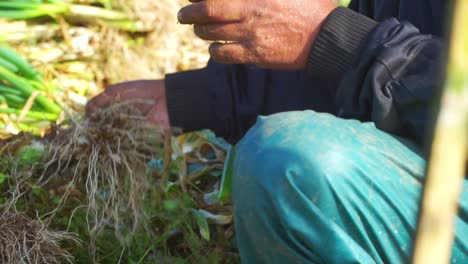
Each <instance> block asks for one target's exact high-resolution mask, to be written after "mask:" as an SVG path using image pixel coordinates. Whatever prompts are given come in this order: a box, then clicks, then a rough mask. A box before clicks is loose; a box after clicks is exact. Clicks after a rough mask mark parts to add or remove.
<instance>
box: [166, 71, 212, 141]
mask: <svg viewBox="0 0 468 264" xmlns="http://www.w3.org/2000/svg"><path fill="white" fill-rule="evenodd" d="M209 78H210V76H209V74H208V71H207V70H206V69H201V70H194V71H186V72H179V73H174V74H167V75H166V81H165V85H166V99H167V108H168V112H169V120H170V123H171V126H172V127H176V128H181V129H182V130H183V131H184V132H186V131H194V130H198V129H203V128H207V127H209V125H210V124H211V123H212V120H211V118H212V115H213V114H212V113H213V111H212V110H211V107H212V100H211V98H210V93H209Z"/></svg>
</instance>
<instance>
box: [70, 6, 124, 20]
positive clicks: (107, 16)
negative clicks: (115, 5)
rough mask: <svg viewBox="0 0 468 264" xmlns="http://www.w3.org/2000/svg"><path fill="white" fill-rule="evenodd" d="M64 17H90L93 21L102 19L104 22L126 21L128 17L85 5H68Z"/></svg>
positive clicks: (120, 13)
mask: <svg viewBox="0 0 468 264" xmlns="http://www.w3.org/2000/svg"><path fill="white" fill-rule="evenodd" d="M66 15H74V16H80V17H90V18H95V19H104V20H114V21H115V20H127V19H129V17H128V15H127V14H125V13H122V12H118V11H112V10H107V9H104V8H100V7H95V6H87V5H76V4H74V5H69V6H68V12H67V13H66Z"/></svg>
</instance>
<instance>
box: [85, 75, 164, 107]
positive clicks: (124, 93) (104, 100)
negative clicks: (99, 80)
mask: <svg viewBox="0 0 468 264" xmlns="http://www.w3.org/2000/svg"><path fill="white" fill-rule="evenodd" d="M150 82H151V81H132V82H124V83H119V84H114V85H111V86H109V87H107V88H106V90H105V91H104V92H102V93H101V94H100V95H98V96H96V97H94V98H93V99H91V100H90V101H89V102H88V104H87V105H86V113H87V114H92V113H94V112H96V111H97V110H100V109H104V108H107V107H109V106H110V105H112V104H114V103H119V102H129V103H134V104H135V106H136V107H137V108H139V109H140V110H142V111H145V110H146V109H149V108H151V104H152V103H154V99H155V98H154V97H156V95H155V94H154V89H152V87H151V83H150Z"/></svg>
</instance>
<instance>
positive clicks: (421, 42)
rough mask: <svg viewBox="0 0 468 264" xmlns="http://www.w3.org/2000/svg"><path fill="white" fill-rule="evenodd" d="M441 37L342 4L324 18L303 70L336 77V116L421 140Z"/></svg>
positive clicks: (436, 81)
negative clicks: (358, 11) (369, 15)
mask: <svg viewBox="0 0 468 264" xmlns="http://www.w3.org/2000/svg"><path fill="white" fill-rule="evenodd" d="M441 51H442V45H441V40H440V39H439V38H437V37H434V36H431V35H424V34H421V33H420V32H419V31H418V29H417V28H415V27H414V26H413V25H411V24H409V23H404V22H399V21H397V20H396V19H387V20H385V21H383V22H381V23H377V22H376V21H374V20H372V19H370V18H367V17H366V16H363V15H360V14H358V13H356V12H354V11H352V10H350V9H347V8H341V7H340V8H337V9H336V10H335V11H333V12H332V14H331V15H330V16H329V17H328V18H327V21H325V23H324V25H323V26H322V28H321V31H320V33H319V36H318V38H317V40H316V41H315V43H314V47H313V48H312V51H311V55H310V57H309V66H308V73H309V74H310V75H312V76H315V77H316V78H322V79H325V80H330V81H331V80H336V79H338V80H340V81H339V85H338V87H337V90H336V92H335V94H336V97H335V99H336V114H337V115H338V116H340V117H343V118H354V119H359V120H361V121H373V122H374V123H375V124H376V126H377V127H378V128H379V129H382V130H384V131H387V132H390V133H394V134H398V135H401V136H405V137H409V138H411V139H413V140H415V141H417V142H421V139H422V138H423V137H424V133H425V131H426V127H427V123H428V114H429V106H430V103H431V101H432V99H433V96H434V94H435V90H436V89H435V88H436V86H437V85H438V77H440V75H439V66H440V61H441V59H440V56H441Z"/></svg>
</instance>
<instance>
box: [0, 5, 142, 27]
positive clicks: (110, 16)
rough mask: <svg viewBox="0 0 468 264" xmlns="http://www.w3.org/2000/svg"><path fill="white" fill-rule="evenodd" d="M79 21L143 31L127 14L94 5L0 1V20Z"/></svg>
mask: <svg viewBox="0 0 468 264" xmlns="http://www.w3.org/2000/svg"><path fill="white" fill-rule="evenodd" d="M58 16H63V17H66V18H74V19H79V20H81V21H86V22H93V23H104V24H106V25H109V26H111V27H115V28H119V29H122V30H126V31H144V30H145V29H143V28H142V27H143V26H142V25H141V24H140V23H139V22H138V21H136V20H135V19H133V18H131V17H130V16H129V15H128V14H126V13H124V12H120V11H115V10H110V9H107V8H104V7H99V6H94V5H84V4H76V3H73V2H72V1H66V0H14V1H12V0H0V18H5V19H12V20H28V19H34V18H39V17H52V18H56V17H58Z"/></svg>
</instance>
